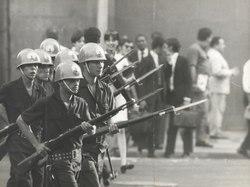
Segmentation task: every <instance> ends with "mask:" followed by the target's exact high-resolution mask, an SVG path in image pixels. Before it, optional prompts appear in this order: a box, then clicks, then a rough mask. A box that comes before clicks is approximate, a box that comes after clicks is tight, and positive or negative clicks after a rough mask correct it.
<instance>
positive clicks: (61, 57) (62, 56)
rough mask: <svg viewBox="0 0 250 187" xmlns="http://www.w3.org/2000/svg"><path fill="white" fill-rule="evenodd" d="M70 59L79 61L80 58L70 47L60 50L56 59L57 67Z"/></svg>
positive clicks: (55, 64)
mask: <svg viewBox="0 0 250 187" xmlns="http://www.w3.org/2000/svg"><path fill="white" fill-rule="evenodd" d="M68 61H71V62H75V63H78V61H79V59H78V57H77V55H76V53H75V52H74V51H72V50H70V49H64V50H61V51H59V52H58V53H57V55H56V56H55V61H54V66H55V69H56V68H57V66H58V65H59V64H60V63H62V62H68Z"/></svg>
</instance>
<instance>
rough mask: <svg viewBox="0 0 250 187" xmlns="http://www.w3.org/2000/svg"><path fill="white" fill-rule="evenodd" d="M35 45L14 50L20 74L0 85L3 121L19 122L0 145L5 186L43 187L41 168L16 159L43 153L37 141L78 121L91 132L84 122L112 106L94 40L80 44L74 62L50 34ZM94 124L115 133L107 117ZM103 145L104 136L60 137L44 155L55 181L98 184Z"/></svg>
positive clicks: (101, 55) (100, 51)
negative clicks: (6, 166)
mask: <svg viewBox="0 0 250 187" xmlns="http://www.w3.org/2000/svg"><path fill="white" fill-rule="evenodd" d="M40 48H41V49H37V50H32V49H24V50H22V51H21V52H20V53H19V54H18V55H17V63H18V65H17V70H19V71H20V72H21V77H20V78H19V79H18V80H15V81H12V82H10V83H8V84H6V85H4V86H3V87H2V88H1V89H0V103H1V106H2V109H3V110H4V109H5V110H6V118H5V119H8V121H6V125H7V124H8V123H15V122H16V123H17V124H18V125H19V127H20V130H19V131H18V132H17V133H13V134H11V135H9V136H8V137H7V139H6V140H5V141H4V142H2V145H1V158H3V156H5V154H6V153H7V152H8V154H9V159H10V163H11V171H10V178H9V180H8V183H7V186H35V187H39V186H43V185H44V184H43V177H44V173H43V172H44V171H43V169H42V168H41V167H35V166H34V167H32V170H31V172H28V173H19V172H18V171H17V167H18V163H20V162H21V161H22V160H24V159H25V158H26V157H28V156H29V155H30V154H32V153H33V152H35V151H37V152H39V153H40V154H45V153H46V152H47V151H49V150H48V148H47V147H46V146H45V145H44V144H43V143H40V142H43V141H45V140H49V139H51V138H55V137H57V136H58V135H60V134H61V133H63V132H65V131H67V130H68V129H70V128H72V127H74V126H76V125H79V124H81V126H82V128H83V129H84V130H85V131H86V132H87V133H88V134H93V133H94V132H95V130H94V128H93V126H92V125H90V124H89V123H87V121H89V120H90V119H92V118H95V117H96V116H99V115H102V114H104V113H107V112H108V111H110V110H112V109H113V108H114V107H115V106H114V97H113V92H112V91H111V89H110V87H109V86H108V84H106V83H104V82H102V81H100V80H99V79H98V77H100V76H101V75H102V71H103V68H104V61H105V60H106V56H105V52H104V50H103V49H102V48H101V47H100V46H99V45H98V44H95V43H89V44H86V45H84V47H83V48H82V49H81V51H80V54H79V61H78V63H79V65H77V64H76V63H75V62H76V61H77V59H78V58H77V56H76V55H75V54H74V53H72V51H70V50H63V51H60V45H59V44H58V42H57V41H55V40H53V39H46V40H44V41H43V42H42V44H41V46H40ZM83 77H84V79H83ZM80 80H81V81H80ZM76 93H78V96H76V95H75V94H76ZM41 98H42V99H41ZM36 101H38V102H36ZM34 103H35V104H34ZM83 121H84V122H83ZM96 125H97V126H98V127H100V126H103V125H108V126H109V128H110V132H111V133H112V132H117V127H116V125H115V124H114V123H112V121H111V120H108V121H107V122H105V123H100V124H96ZM106 148H107V144H106V143H105V137H104V136H102V137H98V138H92V139H89V140H88V141H85V142H83V145H82V142H81V137H78V138H71V139H70V140H68V141H67V142H65V143H64V144H63V145H62V146H61V147H60V148H58V149H57V151H56V152H53V154H51V155H50V156H49V161H50V162H51V165H52V168H51V171H52V172H53V174H54V175H55V178H56V180H57V184H58V186H67V187H68V186H78V184H77V183H79V185H80V186H99V185H100V184H99V178H100V175H101V173H102V167H103V162H104V156H105V151H106ZM81 152H82V153H81ZM82 159H83V160H82ZM81 160H82V162H81ZM80 170H81V173H79V172H80ZM76 175H79V177H78V178H79V181H76V177H75V176H76ZM45 181H47V180H45Z"/></svg>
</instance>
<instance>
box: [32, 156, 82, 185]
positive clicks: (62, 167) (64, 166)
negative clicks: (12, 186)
mask: <svg viewBox="0 0 250 187" xmlns="http://www.w3.org/2000/svg"><path fill="white" fill-rule="evenodd" d="M80 169H81V155H79V158H75V159H72V160H56V161H53V163H52V173H53V175H54V176H55V182H56V183H57V184H58V186H60V187H78V184H77V179H76V176H77V174H78V173H79V172H80ZM34 187H35V186H34Z"/></svg>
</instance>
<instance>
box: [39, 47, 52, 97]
mask: <svg viewBox="0 0 250 187" xmlns="http://www.w3.org/2000/svg"><path fill="white" fill-rule="evenodd" d="M35 51H36V53H37V54H38V55H39V57H40V59H41V64H39V65H38V70H37V75H36V82H37V83H38V84H40V85H41V86H42V87H43V88H44V89H45V91H46V95H47V96H48V95H51V94H52V93H53V92H54V88H53V85H52V83H53V82H52V81H51V80H52V77H53V76H52V72H53V70H54V64H53V63H52V59H51V57H50V55H49V54H48V53H47V52H46V51H44V50H42V49H36V50H35Z"/></svg>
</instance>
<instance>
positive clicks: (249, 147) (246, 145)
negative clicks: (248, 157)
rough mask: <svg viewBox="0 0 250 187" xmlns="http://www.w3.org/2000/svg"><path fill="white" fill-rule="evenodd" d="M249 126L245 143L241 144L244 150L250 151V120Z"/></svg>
mask: <svg viewBox="0 0 250 187" xmlns="http://www.w3.org/2000/svg"><path fill="white" fill-rule="evenodd" d="M247 126H248V132H247V135H246V137H245V139H244V141H243V142H242V144H241V149H242V150H250V120H247Z"/></svg>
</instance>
